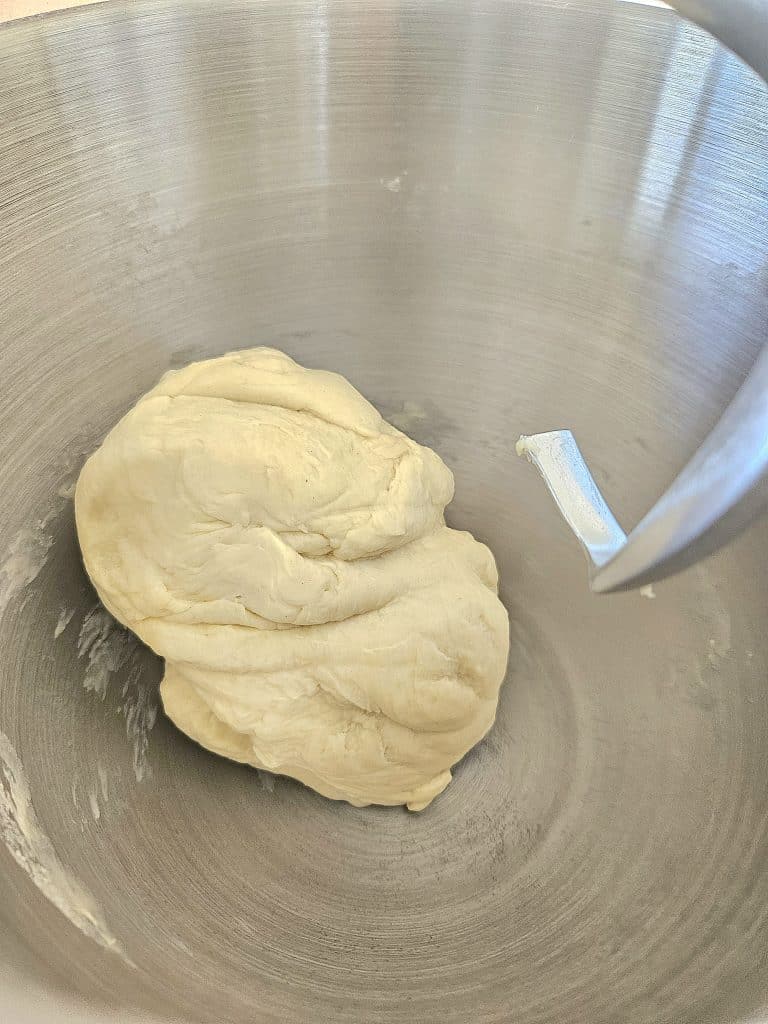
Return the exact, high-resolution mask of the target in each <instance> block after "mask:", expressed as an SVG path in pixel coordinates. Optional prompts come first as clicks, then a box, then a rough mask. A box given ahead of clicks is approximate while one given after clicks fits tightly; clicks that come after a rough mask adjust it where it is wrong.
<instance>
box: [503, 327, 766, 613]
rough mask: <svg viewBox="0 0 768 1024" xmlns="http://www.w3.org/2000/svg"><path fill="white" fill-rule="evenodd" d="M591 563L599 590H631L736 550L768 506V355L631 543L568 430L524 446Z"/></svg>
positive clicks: (533, 439)
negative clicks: (726, 547) (735, 542)
mask: <svg viewBox="0 0 768 1024" xmlns="http://www.w3.org/2000/svg"><path fill="white" fill-rule="evenodd" d="M517 453H518V455H523V456H525V457H526V458H528V459H529V460H530V461H531V462H532V463H533V464H534V465H535V466H536V468H537V469H538V470H539V472H540V473H541V475H542V476H543V477H544V481H545V483H546V484H547V487H548V488H549V490H550V492H551V494H552V497H553V498H554V499H555V502H556V503H557V506H558V508H559V509H560V512H561V513H562V515H563V517H564V519H565V520H566V522H567V523H568V525H569V526H570V527H571V529H572V530H573V532H574V533H575V535H576V537H577V538H578V539H579V541H580V542H581V544H582V546H583V547H584V549H585V551H586V552H587V555H588V557H589V559H590V561H591V585H592V590H594V591H595V592H596V593H598V594H605V593H610V592H613V591H619V590H632V589H634V588H635V587H642V586H645V585H647V584H649V583H654V582H657V581H658V580H662V579H665V578H666V577H668V576H672V575H674V574H675V573H677V572H680V571H681V570H682V569H685V568H687V567H688V566H690V565H693V564H694V563H696V562H698V561H700V560H701V559H703V558H706V557H707V556H708V555H710V554H712V553H713V552H715V551H717V550H718V549H719V548H721V547H723V546H724V545H726V544H728V543H729V542H730V541H731V540H733V539H734V538H735V537H736V536H738V534H739V533H741V531H742V530H744V529H745V528H746V527H747V526H748V525H749V524H750V523H751V522H752V520H753V519H754V518H755V517H756V516H757V515H758V514H759V513H760V512H762V511H764V510H765V508H766V507H768V347H766V349H764V350H763V352H762V354H761V355H760V357H759V358H758V360H757V363H756V364H755V366H754V368H753V370H752V372H751V374H750V375H749V377H748V378H747V380H746V382H745V383H744V385H743V386H742V388H741V390H740V391H739V393H738V394H737V395H736V398H735V399H734V400H733V402H732V403H731V405H730V406H729V407H728V409H727V410H726V411H725V413H724V415H723V417H722V419H721V420H720V422H719V423H718V425H717V426H716V427H715V429H714V430H713V431H712V433H711V434H710V435H709V437H708V438H707V440H706V441H705V442H704V444H703V445H702V447H701V448H700V449H699V451H698V452H697V453H696V455H695V456H694V457H693V459H691V461H690V462H689V463H688V465H687V466H686V467H685V469H684V470H683V471H682V472H681V473H680V475H679V476H678V477H677V479H676V480H675V482H674V483H673V484H672V486H671V487H670V488H669V490H668V491H667V492H666V493H665V494H664V495H663V496H662V497H661V498H660V499H659V501H658V502H657V503H656V504H655V505H654V507H653V508H652V509H651V511H650V512H649V513H648V514H647V515H646V516H645V518H644V519H643V520H642V521H641V523H640V524H639V525H638V526H637V527H636V528H635V529H634V530H633V531H632V533H630V535H629V536H627V535H626V534H625V533H624V531H623V530H622V528H621V527H620V526H619V524H618V522H617V521H616V519H615V517H614V515H613V513H612V512H611V510H610V508H609V507H608V505H607V503H606V501H605V499H604V498H603V496H602V494H601V493H600V490H599V489H598V486H597V484H596V483H595V481H594V478H593V477H592V474H591V473H590V471H589V468H588V467H587V464H586V462H585V461H584V457H583V456H582V454H581V452H580V451H579V447H578V445H577V444H576V441H575V439H574V437H573V435H572V434H571V432H570V431H568V430H556V431H553V432H551V433H546V434H535V435H533V436H531V437H521V438H520V440H519V441H518V443H517Z"/></svg>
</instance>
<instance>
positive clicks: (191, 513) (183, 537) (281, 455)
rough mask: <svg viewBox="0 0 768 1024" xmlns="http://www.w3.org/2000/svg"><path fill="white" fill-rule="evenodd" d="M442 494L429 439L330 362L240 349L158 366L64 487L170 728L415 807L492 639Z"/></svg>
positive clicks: (437, 772) (474, 726)
mask: <svg viewBox="0 0 768 1024" xmlns="http://www.w3.org/2000/svg"><path fill="white" fill-rule="evenodd" d="M452 497H453V477H452V474H451V472H450V470H448V469H447V467H446V466H445V465H444V464H443V462H442V461H441V460H440V458H439V457H438V456H437V455H436V454H435V453H434V452H433V451H431V450H430V449H429V448H423V447H421V446H420V445H418V444H416V443H415V442H414V441H412V440H410V438H408V437H406V436H405V435H404V434H402V433H400V431H398V430H396V429H395V428H394V427H392V426H390V425H389V424H388V423H386V422H385V421H384V420H382V418H381V417H380V416H379V414H378V413H377V412H376V410H375V409H374V408H373V406H371V405H370V404H369V403H368V402H367V401H366V400H365V399H364V398H363V397H362V396H361V395H360V394H359V393H358V392H357V391H356V390H355V389H354V388H353V387H352V385H351V384H349V382H348V381H346V380H345V379H344V378H343V377H340V376H338V375H336V374H332V373H327V372H324V371H320V370H307V369H304V368H303V367H301V366H298V365H297V364H296V363H295V362H293V360H291V359H290V358H289V357H288V356H286V355H284V354H283V353H281V352H277V351H275V350H273V349H263V348H262V349H252V350H249V351H244V352H233V353H231V354H230V355H226V356H223V357H222V358H219V359H212V360H209V361H207V362H202V363H194V364H192V365H191V366H188V367H186V368H185V369H183V370H178V371H174V372H172V373H168V374H167V375H166V376H165V377H164V378H163V379H162V380H161V381H160V383H159V384H158V385H157V387H155V388H154V389H153V390H152V391H150V392H149V393H148V394H147V395H145V396H144V397H143V398H142V399H140V401H139V402H138V404H137V405H136V406H135V407H134V408H133V409H132V410H131V411H130V412H129V413H128V414H127V415H126V416H125V417H124V418H123V419H122V420H121V421H120V422H119V423H118V424H117V426H116V427H115V428H114V429H113V430H112V431H111V433H110V434H109V435H108V437H107V438H106V440H105V441H104V444H103V445H102V446H101V448H99V450H98V451H97V452H96V453H95V454H94V455H92V456H91V458H90V459H89V460H88V462H87V463H86V464H85V466H84V468H83V471H82V473H81V474H80V479H79V480H78V484H77V491H76V496H75V505H76V517H77V530H78V535H79V538H80V545H81V547H82V551H83V557H84V560H85V565H86V568H87V570H88V573H89V575H90V577H91V579H92V580H93V583H94V585H95V586H96V589H97V591H98V593H99V596H100V597H101V599H102V601H103V602H104V604H105V605H106V607H107V608H108V609H109V611H110V612H111V613H112V614H113V615H114V616H115V617H116V618H117V619H118V620H119V621H120V622H122V623H123V624H124V625H126V626H128V627H129V628H130V629H132V630H133V631H134V632H135V633H136V634H137V635H138V636H139V637H140V638H141V639H142V640H143V641H144V642H145V643H146V644H148V645H149V646H150V647H151V648H152V649H153V650H155V651H156V652H157V653H158V654H161V655H162V656H163V657H164V658H165V662H166V664H165V677H164V679H163V682H162V686H161V691H160V692H161V695H162V699H163V704H164V706H165V710H166V713H167V714H168V715H169V716H170V718H171V719H173V721H174V722H175V723H176V724H177V725H178V726H179V728H181V729H182V730H183V731H184V732H185V733H187V735H189V736H191V737H192V738H193V739H194V740H196V741H197V742H198V743H200V744H202V745H203V746H204V747H207V748H208V749H209V750H213V751H216V752H217V753H219V754H223V755H224V756H225V757H229V758H232V759H233V760H235V761H241V762H246V763H248V764H252V765H255V766H256V767H258V768H265V769H267V770H268V771H272V772H278V773H280V774H284V775H290V776H293V777H294V778H296V779H300V780H301V781H302V782H304V783H306V784H307V785H308V786H312V787H313V788H314V789H316V790H317V791H318V792H320V793H322V794H324V795H325V796H328V797H331V798H334V799H343V800H348V801H349V802H350V803H353V804H356V805H358V806H362V805H365V804H369V803H375V804H403V803H405V804H407V805H408V807H409V808H410V809H411V810H420V809H422V808H423V807H425V806H426V805H427V804H428V803H430V801H431V800H433V799H434V797H435V796H437V794H438V793H440V792H441V791H442V790H443V789H445V787H446V786H447V785H448V783H449V782H450V780H451V772H450V768H451V766H452V765H453V764H455V763H456V761H458V760H459V759H460V758H461V757H462V756H463V755H464V754H465V753H466V752H467V751H468V750H469V749H470V748H471V747H472V746H474V744H475V743H477V742H478V740H480V739H481V738H482V737H483V736H484V735H485V733H486V732H487V731H488V729H490V727H491V725H492V724H493V720H494V717H495V714H496V704H497V699H498V694H499V687H500V686H501V683H502V680H503V678H504V673H505V669H506V661H507V650H508V644H509V635H508V634H509V627H508V619H507V614H506V611H505V610H504V607H503V605H502V604H501V602H500V601H499V599H498V597H497V596H496V595H497V572H496V566H495V563H494V560H493V556H492V555H491V553H490V551H489V550H488V549H487V548H486V547H484V546H483V545H482V544H480V543H478V542H477V541H476V540H474V539H473V538H472V537H471V536H470V535H469V534H468V533H461V532H459V531H456V530H450V529H448V528H447V527H446V526H445V521H444V518H443V511H444V508H445V506H446V504H447V503H448V502H449V501H450V500H451V498H452Z"/></svg>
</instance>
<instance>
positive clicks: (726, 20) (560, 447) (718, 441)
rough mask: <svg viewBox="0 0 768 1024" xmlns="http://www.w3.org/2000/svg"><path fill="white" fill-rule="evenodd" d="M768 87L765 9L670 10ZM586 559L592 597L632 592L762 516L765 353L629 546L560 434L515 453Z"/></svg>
mask: <svg viewBox="0 0 768 1024" xmlns="http://www.w3.org/2000/svg"><path fill="white" fill-rule="evenodd" d="M670 6H672V7H674V8H675V9H676V10H677V11H678V12H679V13H680V14H682V15H684V16H686V17H688V18H690V19H691V21H694V22H696V23H698V24H699V25H701V27H702V28H704V29H706V30H707V31H709V32H710V33H712V35H714V36H716V37H717V38H718V39H719V40H720V41H721V42H722V43H723V44H724V45H725V46H728V47H730V49H732V50H733V51H734V52H735V53H736V54H738V55H739V56H740V57H741V58H742V59H743V60H745V61H746V62H747V63H748V64H750V65H751V67H752V68H753V69H754V70H755V71H756V72H757V73H758V74H759V75H760V76H761V77H762V78H763V79H764V80H765V81H766V82H768V49H766V46H765V39H766V27H768V13H767V9H766V4H765V0H729V2H728V3H727V4H725V3H722V2H720V0H670ZM517 451H518V454H520V455H525V456H527V458H528V459H529V460H530V461H531V462H533V463H534V465H536V466H537V467H538V469H539V472H540V473H541V475H542V476H543V477H544V480H545V482H546V484H547V486H548V487H549V490H550V491H551V493H552V496H553V497H554V499H555V501H556V502H557V505H558V507H559V509H560V511H561V512H562V514H563V516H564V518H565V520H566V522H567V523H568V525H569V526H570V527H571V529H572V530H573V532H574V533H575V534H576V536H577V537H578V539H579V540H580V541H581V543H582V545H583V546H584V549H585V550H586V552H587V555H588V556H589V558H590V560H591V563H592V569H591V583H592V589H593V590H594V591H595V592H596V593H600V594H605V593H610V592H612V591H618V590H632V589H634V588H635V587H642V586H645V585H647V584H649V583H654V582H657V581H658V580H662V579H665V578H666V577H668V576H672V575H674V574H675V573H677V572H680V571H681V570H682V569H685V568H687V567H688V566H690V565H693V564H695V563H696V562H698V561H700V560H701V559H703V558H706V557H707V556H708V555H710V554H712V553H713V552H715V551H717V550H718V549H719V548H721V547H723V546H724V545H726V544H728V543H729V542H730V541H731V540H733V539H734V538H735V537H736V536H737V535H738V534H739V533H741V531H742V530H744V529H745V528H746V527H747V526H748V525H749V524H750V523H751V522H752V520H753V519H754V518H755V517H756V516H757V515H759V514H760V513H761V512H762V511H764V510H765V509H766V507H768V347H766V349H765V350H764V351H763V353H762V355H760V357H759V358H758V360H757V362H756V364H755V366H754V368H753V370H752V372H751V374H750V375H749V377H748V378H747V380H746V382H745V383H744V385H743V386H742V388H741V390H740V391H739V393H738V394H737V395H736V398H735V399H734V400H733V402H732V403H731V405H730V406H729V407H728V409H727V410H726V411H725V413H724V415H723V417H722V419H721V420H720V422H719V423H718V425H717V426H716V427H715V429H714V430H713V431H712V433H711V434H710V435H709V437H708V438H707V440H706V441H705V442H704V444H703V445H702V447H701V448H700V449H699V451H698V452H697V453H696V455H695V456H694V457H693V459H691V461H690V462H689V463H688V465H687V466H686V467H685V469H684V470H683V471H682V472H681V473H680V475H679V476H678V477H677V479H676V480H675V482H674V483H673V484H672V486H671V487H670V488H669V490H668V491H667V492H666V493H665V494H664V495H663V496H662V497H661V498H660V499H659V501H658V502H657V503H656V505H654V507H653V508H652V509H651V511H650V512H649V513H648V514H647V515H646V516H645V518H644V519H643V520H642V522H641V523H640V524H639V525H638V526H637V527H636V528H635V529H634V530H633V531H632V533H630V535H629V536H628V537H627V536H626V534H625V533H624V531H623V530H622V528H621V527H620V526H619V524H618V523H617V521H616V519H615V518H614V516H613V513H612V512H611V510H610V508H609V507H608V505H607V504H606V502H605V499H604V498H603V496H602V494H601V493H600V491H599V489H598V487H597V484H596V483H595V481H594V479H593V477H592V474H591V473H590V471H589V469H588V468H587V464H586V462H585V461H584V458H583V457H582V454H581V452H580V451H579V448H578V446H577V444H576V441H575V440H574V438H573V435H572V434H571V433H570V432H569V431H567V430H559V431H555V432H553V433H548V434H537V435H534V436H533V437H523V438H521V439H520V441H519V442H518V445H517Z"/></svg>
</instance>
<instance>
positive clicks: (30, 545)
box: [0, 514, 53, 614]
mask: <svg viewBox="0 0 768 1024" xmlns="http://www.w3.org/2000/svg"><path fill="white" fill-rule="evenodd" d="M52 519H53V515H52V514H51V515H49V516H46V517H45V519H39V520H38V521H37V522H36V523H35V524H34V526H25V527H23V528H22V529H21V530H19V532H18V533H17V534H16V536H15V537H14V538H13V540H12V541H11V543H10V544H9V545H8V548H7V549H6V552H5V558H4V559H3V561H2V563H0V614H2V612H4V611H5V609H6V608H7V607H8V605H9V604H10V602H11V601H12V600H13V598H14V597H16V595H17V594H19V593H21V592H22V591H24V590H26V588H27V587H28V586H29V585H30V583H32V582H33V581H34V580H36V579H37V577H38V575H39V574H40V571H41V570H42V568H43V566H44V565H45V563H46V561H47V560H48V554H49V552H50V550H51V547H52V546H53V534H52V533H50V532H49V530H48V527H49V525H50V522H51V520H52Z"/></svg>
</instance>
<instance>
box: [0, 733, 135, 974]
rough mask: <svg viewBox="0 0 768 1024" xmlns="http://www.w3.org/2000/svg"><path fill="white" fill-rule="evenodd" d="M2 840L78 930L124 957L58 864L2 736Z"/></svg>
mask: <svg viewBox="0 0 768 1024" xmlns="http://www.w3.org/2000/svg"><path fill="white" fill-rule="evenodd" d="M0 837H2V839H3V841H4V842H5V845H6V846H7V847H8V849H9V851H10V853H11V856H12V857H13V859H14V860H15V861H16V863H17V864H18V865H19V867H21V868H22V869H23V870H24V871H25V872H26V874H27V875H28V876H29V878H30V879H31V880H32V882H34V884H35V885H36V886H37V888H38V889H39V890H40V892H41V893H42V894H43V895H44V896H45V897H46V898H47V899H48V900H50V902H51V903H53V905H54V906H55V907H57V908H58V909H59V910H60V911H61V913H62V914H64V916H65V917H67V918H68V919H69V920H70V921H71V922H72V924H73V925H75V927H76V928H79V929H80V931H81V932H83V933H84V934H85V935H87V936H89V937H90V938H92V939H93V940H94V941H95V942H98V943H99V945H100V946H104V948H105V949H110V950H112V951H113V952H115V953H119V954H120V955H121V956H123V957H124V958H125V954H124V953H123V951H122V949H121V948H120V944H119V943H118V941H117V939H116V938H115V937H114V936H113V935H112V933H111V932H110V930H109V928H108V926H107V924H106V922H105V920H104V918H103V916H102V914H101V911H100V910H99V909H98V907H97V905H96V903H95V901H94V899H93V897H92V896H91V895H90V893H88V892H86V890H85V889H84V888H83V887H82V885H80V883H79V882H78V881H77V879H76V878H74V877H73V876H72V874H71V873H70V872H69V871H67V869H66V868H65V867H64V865H63V864H62V863H61V861H60V859H59V856H58V854H57V853H56V850H55V849H54V846H53V843H52V842H51V841H50V839H49V838H48V836H47V835H46V834H45V832H44V831H43V830H42V828H41V826H40V823H39V821H38V819H37V814H36V813H35V809H34V807H33V805H32V797H31V794H30V790H29V784H28V783H27V779H26V776H25V774H24V769H23V767H22V764H21V761H20V760H19V756H18V754H17V753H16V750H15V749H14V747H13V745H12V743H11V741H10V740H9V739H8V737H7V736H6V735H5V734H4V733H2V732H0Z"/></svg>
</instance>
